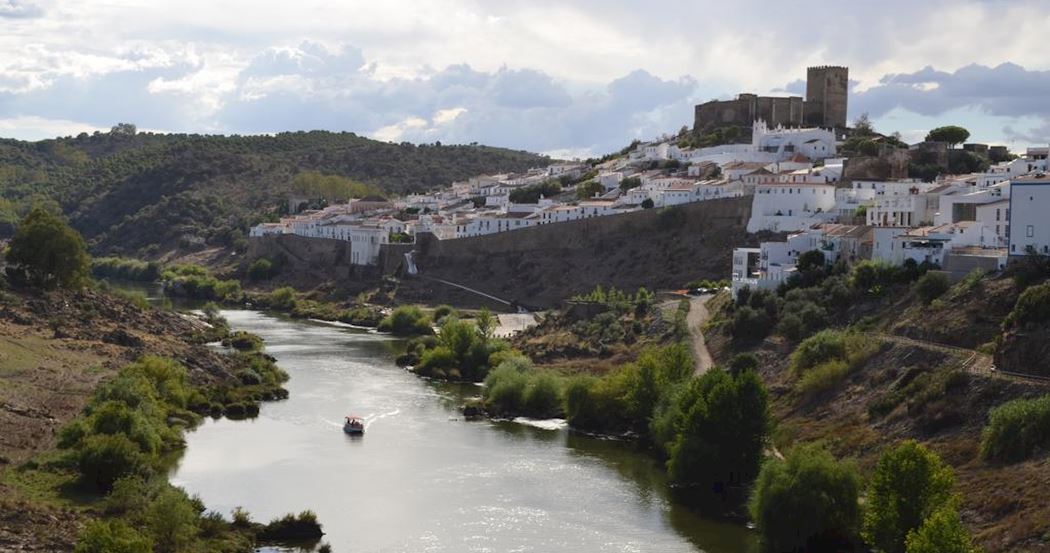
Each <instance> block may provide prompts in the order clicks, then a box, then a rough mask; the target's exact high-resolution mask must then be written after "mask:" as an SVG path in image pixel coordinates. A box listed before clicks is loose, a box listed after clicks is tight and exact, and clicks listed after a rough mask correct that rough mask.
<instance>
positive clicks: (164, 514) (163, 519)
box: [145, 487, 200, 553]
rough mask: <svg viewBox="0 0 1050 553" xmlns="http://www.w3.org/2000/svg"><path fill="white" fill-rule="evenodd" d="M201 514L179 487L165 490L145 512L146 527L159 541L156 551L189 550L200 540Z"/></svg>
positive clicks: (171, 552) (169, 552)
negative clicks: (199, 516) (198, 533)
mask: <svg viewBox="0 0 1050 553" xmlns="http://www.w3.org/2000/svg"><path fill="white" fill-rule="evenodd" d="M199 514H200V512H199V511H198V510H197V508H196V506H195V505H194V502H193V501H192V500H191V499H190V498H189V497H186V494H185V492H183V491H182V490H180V489H178V488H172V487H166V488H164V489H163V490H162V491H161V492H160V493H159V494H158V495H157V498H156V499H155V500H154V501H153V503H152V504H151V505H150V506H149V508H148V509H147V510H146V513H145V521H146V527H147V528H149V531H150V534H152V535H153V537H154V539H156V540H157V551H159V552H161V553H175V552H177V551H189V550H191V548H190V546H191V545H192V544H193V543H194V542H195V541H196V540H197V531H198V524H199V519H198V515H199Z"/></svg>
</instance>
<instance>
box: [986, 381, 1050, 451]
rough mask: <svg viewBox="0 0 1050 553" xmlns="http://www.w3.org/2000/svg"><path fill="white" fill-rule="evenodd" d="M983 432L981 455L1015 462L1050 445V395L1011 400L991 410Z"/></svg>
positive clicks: (1048, 447)
mask: <svg viewBox="0 0 1050 553" xmlns="http://www.w3.org/2000/svg"><path fill="white" fill-rule="evenodd" d="M988 418H989V420H988V425H987V426H985V428H984V433H983V435H982V436H981V456H982V457H984V458H985V459H987V460H990V461H1001V462H1016V461H1021V460H1024V459H1027V458H1028V457H1030V456H1032V455H1033V454H1034V453H1035V452H1037V451H1040V450H1047V449H1050V395H1046V396H1042V397H1040V398H1035V399H1015V400H1013V401H1008V402H1006V403H1004V404H1002V405H1000V406H998V407H996V408H994V409H992V410H991V412H990V413H989V417H988Z"/></svg>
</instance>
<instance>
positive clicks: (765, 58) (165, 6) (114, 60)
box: [0, 0, 1050, 157]
mask: <svg viewBox="0 0 1050 553" xmlns="http://www.w3.org/2000/svg"><path fill="white" fill-rule="evenodd" d="M1047 8H1048V6H1047V5H1046V3H1045V1H1044V0H1028V1H1026V0H922V1H921V2H920V1H916V0H880V1H868V0H820V1H817V0H791V1H784V0H780V1H777V2H770V1H768V0H766V1H757V0H719V1H716V2H709V1H706V0H664V1H662V2H639V1H627V0H488V1H481V0H426V1H424V0H416V1H406V0H372V1H359V0H329V1H323V2H322V1H317V0H296V1H294V2H289V1H282V2H276V1H263V0H222V1H217V0H179V1H177V2H175V1H171V2H169V1H165V0H65V1H57V0H0V136H2V137H13V138H22V139H29V140H38V139H42V138H48V137H54V136H65V135H73V134H77V133H80V132H92V131H94V130H103V131H104V130H108V129H109V128H110V127H111V126H112V125H114V124H116V123H118V122H130V123H134V124H136V125H137V126H138V128H139V129H140V130H150V131H156V132H192V133H221V134H256V133H273V132H281V131H294V130H310V129H326V130H333V131H350V132H354V133H357V134H359V135H363V136H369V137H373V138H376V139H380V140H389V141H394V142H400V141H409V142H416V143H422V142H427V143H430V142H435V141H440V142H442V143H471V142H478V143H482V144H490V145H494V146H504V147H510V148H516V149H526V150H530V151H536V152H543V153H549V154H552V155H556V156H558V157H576V156H579V157H586V156H588V155H592V154H603V153H606V152H609V151H613V150H616V149H619V148H621V147H622V146H624V145H625V144H627V143H629V142H630V141H631V140H633V139H636V138H638V139H643V140H645V139H651V138H655V137H657V136H659V135H661V134H663V133H672V132H675V131H677V129H679V128H681V127H682V126H683V125H690V126H691V125H692V118H693V106H694V105H695V104H696V103H699V102H703V101H706V100H710V99H715V98H722V99H726V98H731V97H733V96H735V95H736V94H737V93H739V92H755V93H759V94H769V93H772V94H777V95H784V94H789V93H790V94H804V79H805V74H806V67H807V66H810V65H846V66H848V67H849V68H850V79H851V81H852V89H851V94H850V98H849V118H850V120H851V121H852V120H854V119H855V118H856V117H858V116H859V115H860V114H862V113H867V114H869V116H870V117H871V119H872V120H873V121H874V123H875V127H876V129H877V130H879V131H880V132H885V133H889V132H893V131H899V132H900V133H901V134H902V136H903V138H904V139H905V140H906V141H912V142H914V141H918V140H921V139H922V137H923V136H924V135H925V133H926V131H927V130H929V129H930V128H933V127H937V126H940V125H945V124H960V125H963V126H965V127H967V128H969V129H970V131H971V132H972V140H978V141H982V142H989V143H997V144H1006V145H1009V146H1010V147H1011V148H1014V149H1023V148H1024V147H1025V146H1028V145H1033V144H1043V145H1045V144H1047V143H1048V142H1050V56H1047V55H1046V44H1045V41H1044V40H1041V39H1042V38H1043V37H1044V36H1045V29H1047V28H1048V27H1050V9H1047Z"/></svg>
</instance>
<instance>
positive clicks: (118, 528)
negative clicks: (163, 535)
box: [73, 520, 153, 553]
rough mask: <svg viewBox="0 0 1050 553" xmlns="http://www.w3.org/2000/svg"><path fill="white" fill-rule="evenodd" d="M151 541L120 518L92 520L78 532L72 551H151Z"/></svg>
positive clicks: (81, 552) (91, 552)
mask: <svg viewBox="0 0 1050 553" xmlns="http://www.w3.org/2000/svg"><path fill="white" fill-rule="evenodd" d="M152 551H153V541H152V540H150V538H149V537H148V536H144V535H142V534H141V533H139V532H138V531H137V530H135V529H134V528H132V527H131V526H129V525H128V524H127V523H125V522H124V521H121V520H93V521H91V522H89V523H88V524H87V526H86V527H85V528H84V532H83V533H82V534H80V539H79V540H77V545H76V547H74V548H73V552H74V553H152Z"/></svg>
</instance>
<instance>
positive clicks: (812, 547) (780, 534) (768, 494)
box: [748, 446, 860, 551]
mask: <svg viewBox="0 0 1050 553" xmlns="http://www.w3.org/2000/svg"><path fill="white" fill-rule="evenodd" d="M859 491H860V477H859V476H858V475H857V469H856V468H855V467H854V466H853V464H852V463H848V462H841V461H836V460H835V458H834V457H832V456H831V454H830V453H828V452H827V451H825V450H823V449H820V448H819V447H816V446H803V447H797V448H795V449H793V450H791V451H789V452H788V455H787V458H786V459H785V460H784V461H778V460H770V461H768V462H766V463H765V464H764V465H763V466H762V471H761V472H760V473H759V475H758V478H757V479H756V481H755V485H754V487H753V489H752V491H751V499H750V501H749V503H748V510H749V512H750V514H751V519H752V520H753V521H754V522H755V525H756V526H757V527H758V532H759V535H760V536H761V539H762V542H763V545H764V546H765V549H766V550H767V551H835V550H841V549H840V548H843V547H844V546H848V545H849V544H850V543H851V542H852V541H853V540H854V539H855V536H856V534H857V528H858V525H859V522H860V507H859V506H858V504H857V496H858V494H859ZM850 549H851V548H850Z"/></svg>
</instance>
